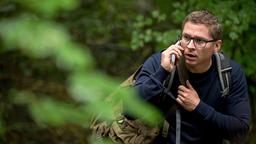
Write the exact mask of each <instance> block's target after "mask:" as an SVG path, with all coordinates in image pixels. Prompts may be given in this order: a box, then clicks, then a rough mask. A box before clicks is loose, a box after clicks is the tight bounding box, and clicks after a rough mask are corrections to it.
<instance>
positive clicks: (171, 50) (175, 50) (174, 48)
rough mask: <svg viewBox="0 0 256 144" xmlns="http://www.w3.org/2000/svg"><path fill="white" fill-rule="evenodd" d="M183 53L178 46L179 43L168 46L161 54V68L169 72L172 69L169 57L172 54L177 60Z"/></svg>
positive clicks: (172, 65)
mask: <svg viewBox="0 0 256 144" xmlns="http://www.w3.org/2000/svg"><path fill="white" fill-rule="evenodd" d="M183 51H184V49H183V48H182V47H181V46H180V41H178V42H176V44H173V45H171V46H169V47H168V48H167V49H166V50H165V51H163V52H162V56H161V66H162V67H163V68H164V69H165V70H167V71H169V72H170V71H171V70H172V68H173V67H174V64H173V63H171V55H172V54H174V55H175V57H176V60H178V59H179V58H180V57H181V56H182V52H183Z"/></svg>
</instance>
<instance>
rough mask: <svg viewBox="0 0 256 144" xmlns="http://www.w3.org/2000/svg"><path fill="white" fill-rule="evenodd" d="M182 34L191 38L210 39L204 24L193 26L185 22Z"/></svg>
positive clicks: (193, 24)
mask: <svg viewBox="0 0 256 144" xmlns="http://www.w3.org/2000/svg"><path fill="white" fill-rule="evenodd" d="M182 34H188V35H190V36H191V37H202V38H209V39H210V38H211V35H210V31H209V28H208V27H207V26H206V25H204V24H195V23H192V22H186V23H185V24H184V27H183V31H182Z"/></svg>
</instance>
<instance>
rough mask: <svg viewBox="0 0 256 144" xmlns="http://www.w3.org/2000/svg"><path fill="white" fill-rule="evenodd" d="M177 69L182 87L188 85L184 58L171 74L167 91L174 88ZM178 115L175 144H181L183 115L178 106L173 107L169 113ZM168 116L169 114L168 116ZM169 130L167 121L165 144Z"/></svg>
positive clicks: (164, 129)
mask: <svg viewBox="0 0 256 144" xmlns="http://www.w3.org/2000/svg"><path fill="white" fill-rule="evenodd" d="M176 69H177V72H178V76H179V81H180V83H181V84H182V85H186V81H187V80H188V70H187V68H186V66H185V59H184V57H181V58H180V60H179V62H178V63H177V65H176V67H175V68H174V69H173V70H172V71H171V74H170V78H169V79H170V80H169V81H168V87H167V90H170V89H171V87H172V83H173V79H174V73H175V71H176ZM174 111H175V113H176V137H175V143H176V144H180V135H181V115H180V110H179V108H178V107H177V105H174V106H171V107H170V109H169V111H168V113H172V112H174ZM167 115H168V114H167ZM168 130H169V123H168V121H167V120H165V121H164V124H163V129H162V137H163V138H164V143H167V138H166V137H167V135H168Z"/></svg>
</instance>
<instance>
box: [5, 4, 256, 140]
mask: <svg viewBox="0 0 256 144" xmlns="http://www.w3.org/2000/svg"><path fill="white" fill-rule="evenodd" d="M197 9H208V10H210V11H212V12H213V13H215V14H216V15H217V16H218V17H219V18H220V20H221V22H222V24H223V29H224V35H223V41H224V45H223V50H224V51H225V53H227V54H228V55H229V56H230V57H231V58H233V59H235V60H236V61H237V62H238V63H240V64H241V65H242V66H243V68H244V70H245V72H246V76H247V79H248V85H249V92H250V100H251V103H252V113H253V114H255V110H256V107H255V105H256V104H255V102H256V99H254V98H253V96H254V95H255V94H256V93H255V92H256V87H255V84H256V65H255V64H254V60H255V59H256V53H255V50H256V49H255V44H254V42H255V40H256V35H255V34H254V33H255V32H256V23H255V18H256V14H255V11H256V3H255V1H253V0H246V1H245V0H239V1H229V0H226V1H216V0H208V1H199V0H188V1H178V0H172V1H165V0H157V1H152V0H140V1H135V0H130V1H119V0H111V1H108V0H97V1H96V0H54V1H52V0H44V1H40V2H38V1H35V0H23V1H21V0H12V1H9V0H3V1H1V2H0V38H1V39H0V41H1V42H0V113H1V117H0V134H1V135H0V142H2V143H44V142H46V141H47V142H50V143H70V141H71V142H72V143H87V142H90V139H89V140H88V136H89V134H88V133H87V132H86V131H87V130H88V126H89V123H90V120H91V117H92V116H93V115H98V114H100V115H102V118H104V119H108V120H110V119H112V118H113V115H114V112H115V110H116V109H115V108H116V105H118V104H119V101H120V99H122V100H124V102H125V105H127V106H128V107H127V111H128V112H130V113H132V114H134V115H136V116H138V117H141V118H142V119H144V120H147V121H150V122H156V121H157V120H159V113H157V111H156V110H154V109H153V108H152V106H150V105H147V104H145V103H143V102H141V101H140V100H138V98H137V97H136V96H135V95H134V92H133V91H130V90H123V89H121V90H120V89H116V88H117V87H118V85H119V83H120V81H122V80H123V79H125V77H127V76H128V75H129V74H131V72H132V71H134V70H135V69H136V67H137V66H138V65H140V64H141V63H143V61H144V60H145V59H146V58H147V57H148V56H149V55H150V54H152V53H154V52H156V51H160V50H163V49H165V48H167V47H168V46H169V45H170V44H172V43H174V42H175V41H176V40H177V39H178V36H179V34H180V32H181V23H182V20H183V19H184V17H185V16H186V14H187V13H189V12H190V11H192V10H197ZM110 75H111V76H110ZM113 76H114V77H113ZM113 91H116V96H115V97H114V98H113V103H105V102H104V101H103V100H104V99H105V98H106V96H107V95H108V94H110V93H111V92H113ZM255 120H256V119H255V116H253V117H252V123H251V126H252V128H251V132H250V135H249V136H250V137H249V138H248V143H255V141H256V140H255V139H253V137H252V136H253V133H255V128H254V127H255V126H254V122H255ZM67 125H71V126H67ZM74 125H75V126H74ZM77 126H78V127H79V128H78V127H77ZM81 128H82V129H81ZM70 131H71V132H70ZM65 132H66V133H65ZM42 133H43V135H44V136H42ZM60 133H61V134H60ZM81 134H84V135H81ZM45 135H47V136H45ZM49 135H50V136H49ZM60 135H62V137H61V136H60ZM60 137H61V138H60ZM74 139H76V141H74Z"/></svg>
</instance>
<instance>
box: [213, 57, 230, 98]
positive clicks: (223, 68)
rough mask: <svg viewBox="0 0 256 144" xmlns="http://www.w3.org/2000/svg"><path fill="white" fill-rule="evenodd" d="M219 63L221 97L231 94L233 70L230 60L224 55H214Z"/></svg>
mask: <svg viewBox="0 0 256 144" xmlns="http://www.w3.org/2000/svg"><path fill="white" fill-rule="evenodd" d="M214 56H215V58H216V62H217V69H218V75H219V80H220V85H221V96H222V97H226V96H227V95H228V94H229V90H230V84H231V69H232V67H231V66H230V63H229V59H228V58H227V57H226V56H225V55H224V54H223V53H214Z"/></svg>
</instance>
